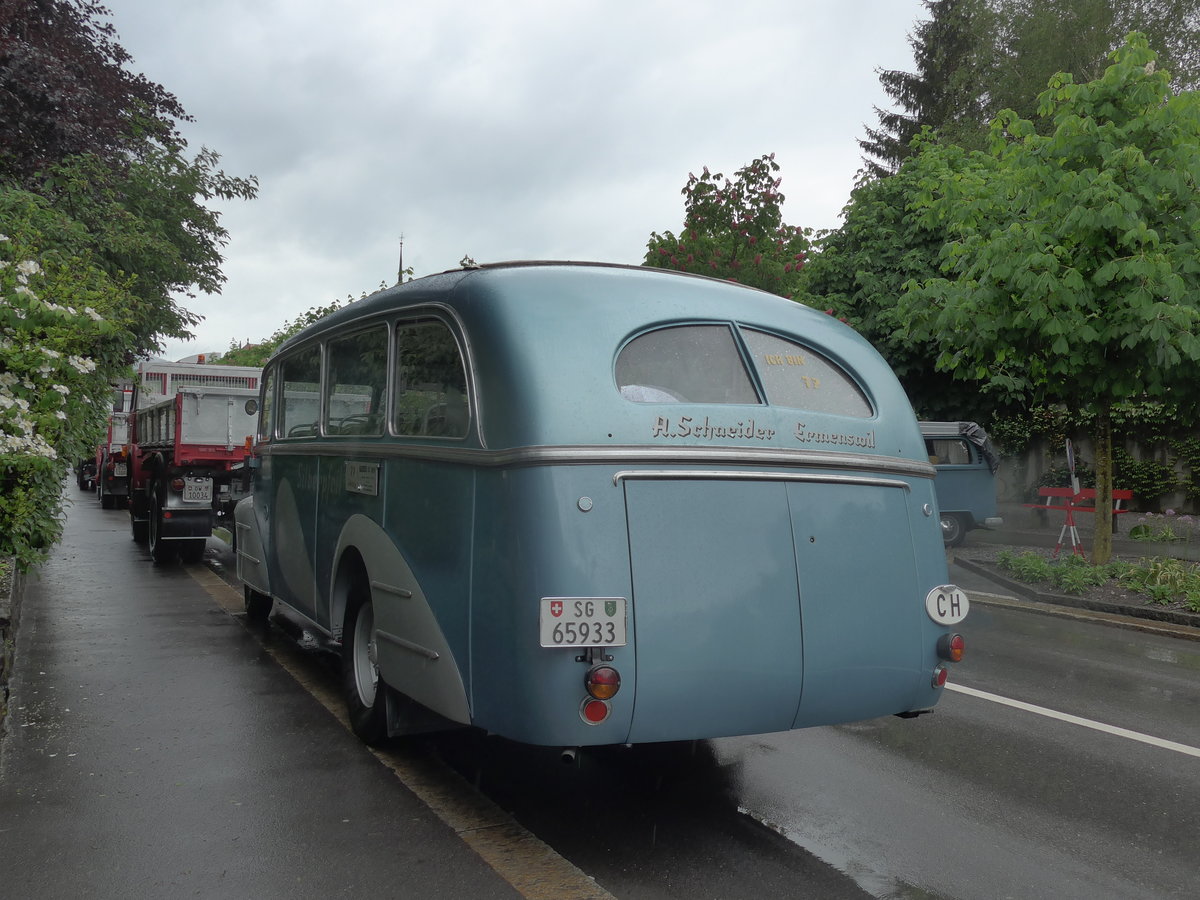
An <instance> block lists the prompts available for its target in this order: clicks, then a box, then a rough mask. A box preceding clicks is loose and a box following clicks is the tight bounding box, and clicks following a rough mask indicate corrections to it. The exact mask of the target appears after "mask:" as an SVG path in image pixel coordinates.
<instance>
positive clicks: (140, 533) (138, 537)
mask: <svg viewBox="0 0 1200 900" xmlns="http://www.w3.org/2000/svg"><path fill="white" fill-rule="evenodd" d="M129 530H130V531H132V532H133V542H134V543H135V544H145V543H147V542H148V541H149V540H150V525H149V523H148V522H139V521H137V519H135V518H134V517H133V504H130V505H129Z"/></svg>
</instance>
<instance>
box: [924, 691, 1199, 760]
mask: <svg viewBox="0 0 1200 900" xmlns="http://www.w3.org/2000/svg"><path fill="white" fill-rule="evenodd" d="M946 690H949V691H957V692H958V693H960V694H967V695H969V696H971V697H978V698H979V699H981V700H991V701H992V702H993V703H1000V704H1002V705H1004V706H1011V707H1013V708H1014V709H1023V710H1025V711H1026V712H1031V713H1037V715H1039V716H1046V717H1048V718H1051V719H1058V720H1059V721H1060V722H1070V723H1071V724H1072V725H1082V726H1083V727H1084V728H1091V729H1092V730H1094V731H1103V732H1104V733H1105V734H1115V735H1117V736H1118V737H1123V738H1129V740H1131V741H1141V742H1142V743H1143V744H1149V745H1150V746H1151V747H1161V748H1162V749H1163V750H1174V751H1175V752H1176V753H1183V754H1186V755H1187V756H1195V757H1198V758H1200V747H1189V746H1188V745H1187V744H1179V743H1176V742H1175V741H1168V740H1164V739H1163V738H1157V737H1154V735H1152V734H1142V733H1141V732H1140V731H1130V730H1129V729H1128V728H1118V727H1117V726H1116V725H1105V724H1104V723H1103V722H1096V721H1093V720H1092V719H1083V718H1080V717H1079V716H1073V715H1071V714H1070V713H1064V712H1059V711H1058V710H1054V709H1047V708H1046V707H1044V706H1034V705H1033V704H1032V703H1024V702H1022V701H1020V700H1011V699H1009V698H1008V697H1001V696H1000V695H999V694H989V693H988V692H987V691H979V690H976V689H975V688H969V687H963V686H962V685H961V684H947V685H946Z"/></svg>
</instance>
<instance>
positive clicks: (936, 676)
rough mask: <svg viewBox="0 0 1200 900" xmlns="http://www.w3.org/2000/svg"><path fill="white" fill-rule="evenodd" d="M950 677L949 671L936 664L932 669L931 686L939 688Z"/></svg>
mask: <svg viewBox="0 0 1200 900" xmlns="http://www.w3.org/2000/svg"><path fill="white" fill-rule="evenodd" d="M949 675H950V670H949V669H947V668H946V667H945V666H943V665H942V664H941V663H938V664H937V665H936V666H934V668H933V686H934V687H935V688H940V687H942V686H943V685H945V683H946V678H947V677H948V676H949Z"/></svg>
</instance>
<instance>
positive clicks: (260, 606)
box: [242, 585, 275, 623]
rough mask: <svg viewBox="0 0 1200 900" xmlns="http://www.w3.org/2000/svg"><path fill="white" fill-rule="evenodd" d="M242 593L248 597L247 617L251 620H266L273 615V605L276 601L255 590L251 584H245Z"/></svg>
mask: <svg viewBox="0 0 1200 900" xmlns="http://www.w3.org/2000/svg"><path fill="white" fill-rule="evenodd" d="M242 593H243V594H244V595H245V598H246V618H247V619H249V620H250V621H251V622H259V623H261V622H266V621H267V619H269V618H270V616H271V606H272V605H273V604H274V602H275V601H273V600H272V599H271V598H270V597H269V596H267V595H266V594H262V593H259V592H258V591H256V590H254V589H253V588H251V587H250V585H243V586H242Z"/></svg>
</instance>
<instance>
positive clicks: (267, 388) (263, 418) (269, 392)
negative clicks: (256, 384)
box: [258, 368, 275, 441]
mask: <svg viewBox="0 0 1200 900" xmlns="http://www.w3.org/2000/svg"><path fill="white" fill-rule="evenodd" d="M274 433H275V370H274V369H273V368H272V369H268V370H267V371H266V373H264V375H263V390H262V409H261V410H260V411H259V413H258V439H259V440H260V441H266V440H270V438H271V435H273V434H274Z"/></svg>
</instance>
